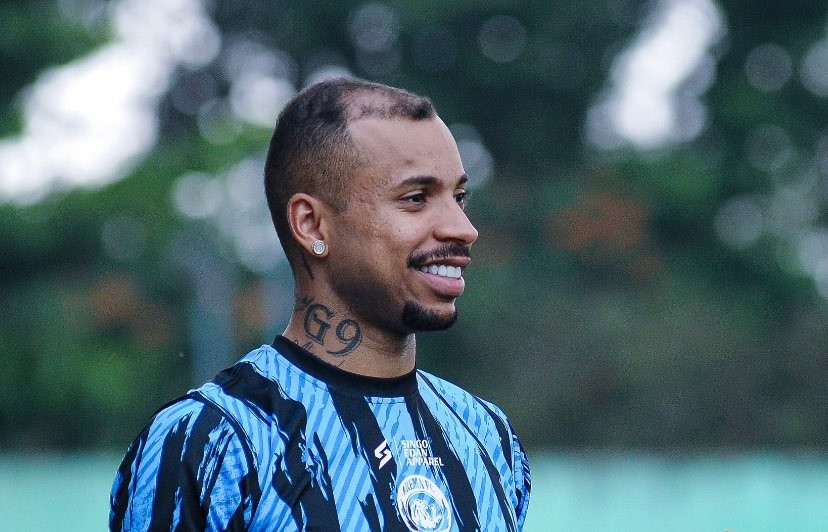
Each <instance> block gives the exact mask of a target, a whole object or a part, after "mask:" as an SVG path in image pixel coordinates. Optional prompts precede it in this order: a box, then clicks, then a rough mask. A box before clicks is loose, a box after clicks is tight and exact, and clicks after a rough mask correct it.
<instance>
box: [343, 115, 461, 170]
mask: <svg viewBox="0 0 828 532" xmlns="http://www.w3.org/2000/svg"><path fill="white" fill-rule="evenodd" d="M348 127H349V132H350V134H351V138H352V139H353V141H354V143H355V144H356V146H357V149H358V150H359V151H360V153H361V154H362V155H363V157H364V162H365V164H364V170H366V171H365V172H360V173H361V174H368V175H371V176H373V179H371V181H372V183H371V184H372V185H374V186H376V185H380V184H386V185H391V186H393V185H394V184H395V183H397V182H399V181H402V180H404V179H406V178H408V177H411V176H415V175H418V176H430V177H435V178H437V179H440V180H443V179H445V180H447V181H449V182H451V183H452V186H454V184H455V183H456V181H457V180H458V179H459V178H460V177H461V176H462V175H463V174H464V170H463V164H462V162H461V161H460V154H459V152H458V151H457V144H456V143H455V141H454V138H453V137H452V135H451V132H450V131H449V129H448V127H446V125H445V124H444V123H443V121H442V120H440V119H439V118H437V117H435V118H433V119H428V120H408V119H399V118H394V119H387V118H362V119H358V120H355V121H353V122H351V123H350V124H349V126H348Z"/></svg>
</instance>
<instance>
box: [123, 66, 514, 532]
mask: <svg viewBox="0 0 828 532" xmlns="http://www.w3.org/2000/svg"><path fill="white" fill-rule="evenodd" d="M465 183H466V175H465V172H464V170H463V166H462V163H461V161H460V156H459V154H458V151H457V146H456V144H455V142H454V139H453V138H452V136H451V134H450V133H449V130H448V128H447V127H446V126H445V124H444V123H443V122H442V121H441V120H440V118H439V117H437V115H436V113H435V111H434V107H433V106H432V104H431V102H430V101H429V100H427V99H425V98H421V97H418V96H415V95H413V94H410V93H408V92H405V91H402V90H399V89H395V88H391V87H387V86H384V85H377V84H373V83H368V82H365V81H361V80H356V79H349V78H343V79H336V80H329V81H324V82H321V83H318V84H316V85H312V86H311V87H309V88H307V89H305V90H304V91H303V92H301V93H300V94H299V95H298V96H297V97H296V98H294V100H293V101H291V102H290V103H289V104H288V105H287V106H286V107H285V109H284V110H283V111H282V113H281V115H280V116H279V119H278V123H277V126H276V131H275V132H274V135H273V138H272V140H271V144H270V150H269V152H268V157H267V163H266V168H265V190H266V195H267V200H268V205H269V207H270V210H271V214H272V217H273V221H274V225H275V227H276V230H277V232H278V234H279V238H280V241H281V243H282V246H283V247H284V249H285V253H286V255H287V257H288V260H289V262H290V265H291V268H292V270H293V274H294V279H295V286H296V291H295V308H294V314H293V317H292V319H291V320H290V323H289V324H288V326H287V328H286V330H285V331H284V334H283V335H281V336H279V337H277V338H276V340H275V341H274V343H273V345H272V346H263V347H261V348H260V349H257V350H255V351H253V352H251V353H249V354H248V355H247V356H245V357H244V358H242V359H241V361H239V362H238V363H237V364H236V365H235V366H233V367H232V368H230V369H228V370H225V371H224V372H222V373H220V374H219V375H218V376H216V378H215V379H213V380H212V381H211V382H209V383H207V384H205V385H204V386H202V387H200V388H198V389H196V390H193V391H191V392H190V393H189V394H187V395H186V396H184V397H183V398H181V399H178V400H176V401H174V402H173V403H171V404H169V405H168V406H166V407H165V408H163V409H162V410H161V411H159V412H158V413H157V414H156V415H155V416H154V417H153V419H152V420H151V421H150V423H149V425H148V426H147V427H146V428H145V429H144V431H143V432H142V433H141V434H140V435H139V436H138V438H137V439H136V440H135V442H133V444H132V446H131V447H130V448H129V450H128V451H127V454H126V456H125V458H124V461H123V463H122V465H121V467H120V469H119V471H118V475H117V477H116V479H115V484H114V486H113V489H112V498H111V512H110V527H111V528H112V529H116V530H119V529H125V530H145V529H151V530H168V529H172V528H174V529H176V530H179V529H186V530H204V529H210V530H226V529H232V530H325V531H328V530H403V531H404V530H411V531H448V530H519V529H521V528H522V526H523V522H524V519H525V516H526V509H527V505H528V500H529V488H530V480H529V479H530V477H529V467H528V464H527V461H526V456H525V454H524V452H523V450H522V448H521V446H520V444H519V442H518V440H517V438H516V436H515V434H514V431H513V430H512V427H511V425H510V424H509V422H508V420H507V419H506V416H505V415H504V414H503V413H502V412H501V411H500V410H499V409H498V408H497V407H495V406H493V405H491V404H489V403H487V402H485V401H483V400H481V399H479V398H477V397H475V396H473V395H471V394H469V393H468V392H465V391H463V390H461V389H459V388H457V387H456V386H453V385H451V384H449V383H447V382H445V381H443V380H441V379H439V378H437V377H435V376H433V375H430V374H428V373H426V372H423V371H419V370H417V369H416V364H415V351H416V349H415V336H414V333H415V332H416V331H425V330H438V329H445V328H447V327H449V326H450V325H451V324H452V323H454V321H455V319H456V318H457V310H456V308H455V300H456V298H457V297H458V296H459V295H460V294H461V293H462V292H463V288H464V281H463V277H462V272H463V270H464V269H465V268H466V266H467V265H468V264H469V262H470V259H469V248H470V247H471V245H472V243H473V242H474V241H475V239H476V238H477V231H476V230H475V228H474V227H473V226H472V225H471V223H470V222H469V220H468V218H467V217H466V215H465V213H464V210H463V209H464V206H465V200H466V191H465Z"/></svg>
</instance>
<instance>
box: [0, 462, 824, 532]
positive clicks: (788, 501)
mask: <svg viewBox="0 0 828 532" xmlns="http://www.w3.org/2000/svg"><path fill="white" fill-rule="evenodd" d="M118 461H119V457H118V456H114V455H107V454H101V455H69V456H61V455H37V456H32V455H19V454H18V455H0V524H2V527H0V529H2V530H3V531H9V532H18V531H20V532H28V531H33V532H44V531H56V532H71V531H79V532H88V531H95V530H106V522H107V514H108V497H109V487H110V484H111V482H112V477H113V475H114V472H115V469H116V467H117V464H118ZM531 464H532V476H533V479H532V481H533V491H532V502H531V506H530V512H529V519H528V522H527V524H526V529H525V530H527V531H528V532H546V531H555V530H560V531H636V532H642V531H688V532H697V531H711V532H722V531H725V530H731V531H733V532H759V531H768V532H783V531H784V532H788V531H790V532H799V531H802V532H810V531H813V532H823V531H828V456H815V455H778V454H762V453H757V454H749V455H746V454H724V455H718V454H717V455H713V454H710V455H694V456H686V457H664V456H652V455H641V454H600V453H592V454H534V455H532V457H531Z"/></svg>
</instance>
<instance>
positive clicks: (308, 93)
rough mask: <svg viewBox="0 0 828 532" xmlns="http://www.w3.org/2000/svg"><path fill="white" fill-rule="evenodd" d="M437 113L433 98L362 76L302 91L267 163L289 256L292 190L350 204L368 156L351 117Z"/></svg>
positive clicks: (273, 210)
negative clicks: (351, 192) (356, 173)
mask: <svg viewBox="0 0 828 532" xmlns="http://www.w3.org/2000/svg"><path fill="white" fill-rule="evenodd" d="M436 116H437V113H436V111H435V109H434V105H433V104H432V103H431V100H429V99H428V98H425V97H422V96H417V95H416V94H412V93H410V92H408V91H405V90H402V89H398V88H395V87H390V86H388V85H381V84H379V83H372V82H369V81H365V80H362V79H358V78H350V77H345V78H334V79H328V80H325V81H321V82H318V83H315V84H312V85H310V86H308V87H307V88H305V89H304V90H302V91H301V92H300V93H299V94H298V95H296V97H294V98H293V99H292V100H291V101H290V102H289V103H288V104H287V105H286V106H285V108H284V109H283V110H282V112H281V113H280V114H279V118H278V120H277V122H276V129H275V131H274V132H273V137H272V138H271V140H270V147H269V149H268V152H267V160H266V162H265V169H264V184H265V196H266V197H267V205H268V208H269V209H270V216H271V218H272V219H273V225H274V226H275V227H276V233H277V234H278V235H279V240H280V242H281V243H282V248H284V250H285V254H286V255H287V256H288V258H289V259H290V256H291V252H290V250H291V248H292V246H290V243H291V242H292V237H291V232H290V226H289V225H288V220H287V202H288V200H289V199H290V197H291V196H293V195H294V194H296V193H298V192H305V193H307V194H311V195H313V196H316V197H319V198H321V199H322V200H324V201H325V202H326V203H328V204H330V205H331V206H333V208H334V209H337V210H338V211H340V212H341V210H342V209H344V208H345V207H346V205H347V199H348V192H349V184H350V182H351V181H352V178H353V174H354V171H355V170H357V169H358V168H359V167H360V165H361V164H363V162H364V158H363V156H362V154H361V153H360V151H359V148H358V146H357V145H356V143H354V141H353V139H352V138H351V136H350V134H349V132H348V124H349V122H351V121H353V120H358V119H360V118H371V117H373V118H388V119H396V118H403V119H408V120H414V121H420V120H428V119H432V118H434V117H436ZM291 263H292V261H291Z"/></svg>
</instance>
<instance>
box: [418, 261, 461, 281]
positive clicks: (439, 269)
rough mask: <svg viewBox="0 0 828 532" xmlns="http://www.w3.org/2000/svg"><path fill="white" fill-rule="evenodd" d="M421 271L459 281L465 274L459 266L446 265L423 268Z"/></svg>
mask: <svg viewBox="0 0 828 532" xmlns="http://www.w3.org/2000/svg"><path fill="white" fill-rule="evenodd" d="M419 270H420V271H421V272H423V273H430V274H431V275H438V276H440V277H449V278H451V279H459V278H460V276H461V275H462V273H463V270H462V269H461V268H460V267H459V266H447V265H445V264H440V265H437V264H432V265H431V266H422V267H420V268H419Z"/></svg>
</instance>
